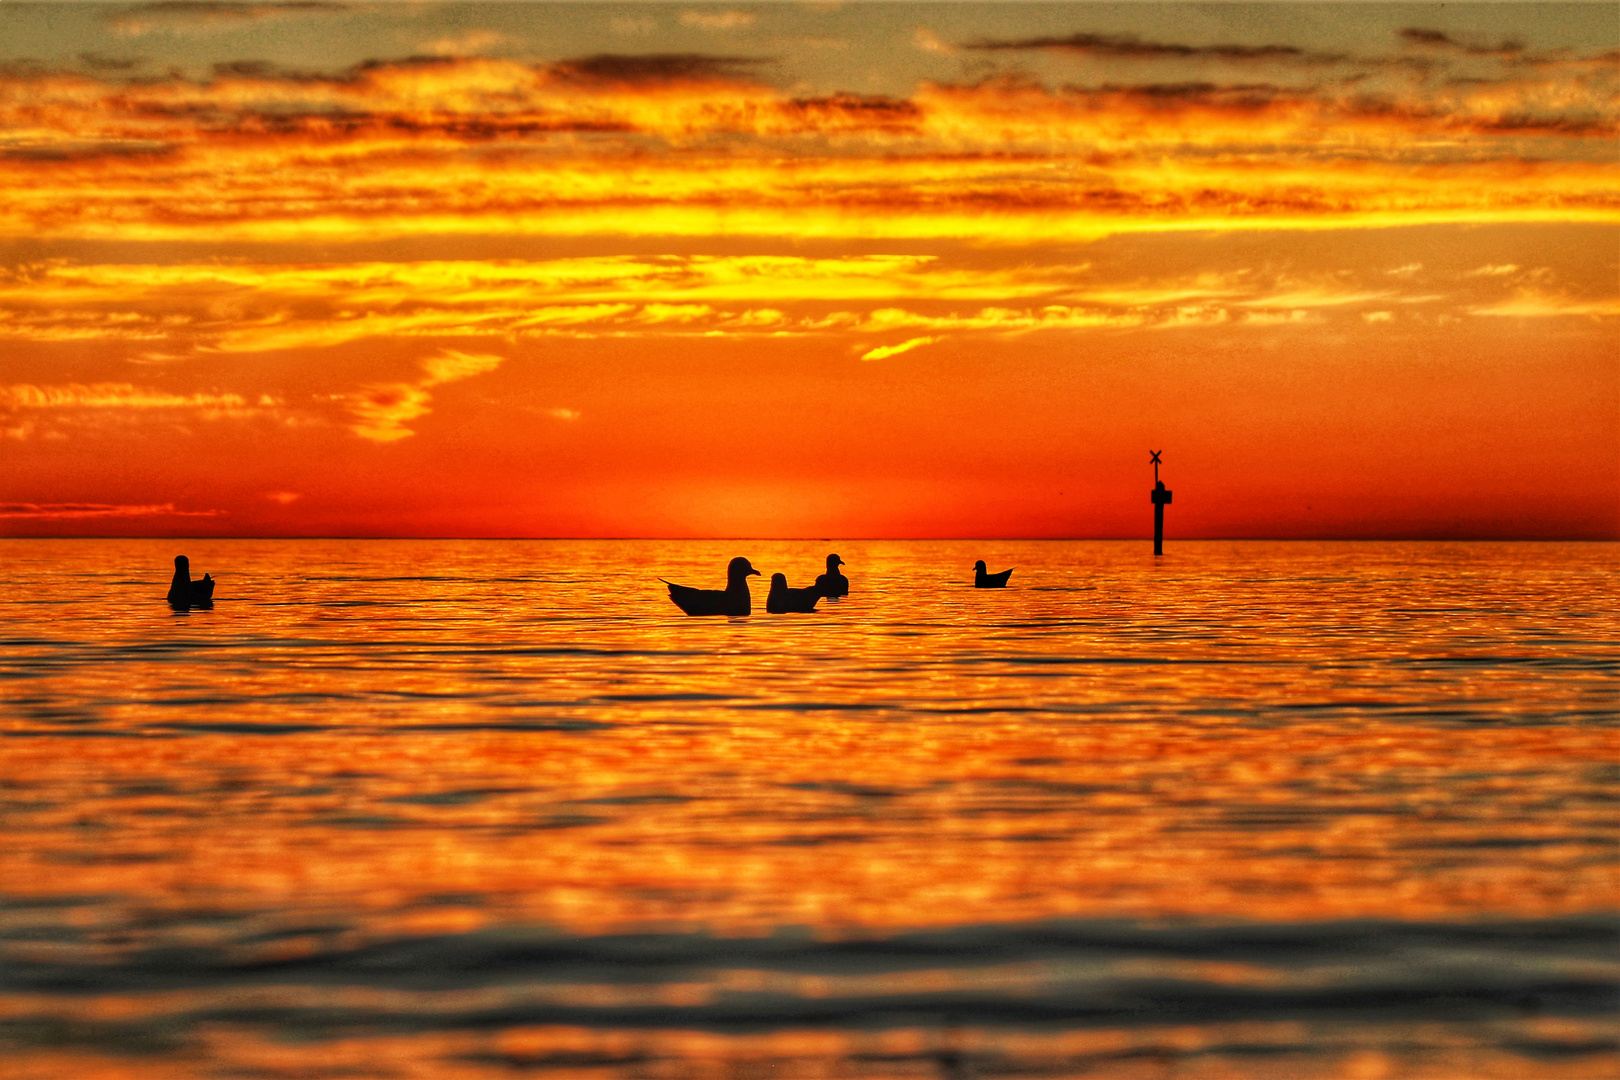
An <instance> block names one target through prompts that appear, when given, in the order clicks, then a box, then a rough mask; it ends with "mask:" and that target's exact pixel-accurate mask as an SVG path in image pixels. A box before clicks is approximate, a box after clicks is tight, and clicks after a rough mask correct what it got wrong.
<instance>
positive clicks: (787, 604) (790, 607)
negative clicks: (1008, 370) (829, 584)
mask: <svg viewBox="0 0 1620 1080" xmlns="http://www.w3.org/2000/svg"><path fill="white" fill-rule="evenodd" d="M820 599H821V590H820V589H817V588H809V589H790V588H788V583H787V575H786V574H772V575H771V591H770V592H769V593H767V594H766V596H765V610H766V611H768V612H770V613H771V614H772V615H786V614H788V613H789V612H794V611H799V612H804V611H814V610H816V601H817V600H820Z"/></svg>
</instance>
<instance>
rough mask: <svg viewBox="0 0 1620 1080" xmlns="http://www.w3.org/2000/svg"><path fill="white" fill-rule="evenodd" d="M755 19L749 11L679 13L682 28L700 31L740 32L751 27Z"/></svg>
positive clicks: (694, 11) (692, 11)
mask: <svg viewBox="0 0 1620 1080" xmlns="http://www.w3.org/2000/svg"><path fill="white" fill-rule="evenodd" d="M756 19H757V17H756V16H755V15H754V13H753V12H751V11H713V10H703V11H699V10H689V11H683V12H681V25H682V26H695V27H697V28H698V29H700V30H740V29H742V28H743V27H745V26H753V25H754V23H755V21H756Z"/></svg>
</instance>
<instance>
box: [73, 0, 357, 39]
mask: <svg viewBox="0 0 1620 1080" xmlns="http://www.w3.org/2000/svg"><path fill="white" fill-rule="evenodd" d="M348 9H349V5H348V4H343V3H334V2H331V0H280V2H274V3H245V2H244V3H237V2H235V0H159V2H157V3H151V4H136V5H134V6H133V7H124V8H118V9H116V10H113V11H109V12H108V13H107V14H106V15H105V16H103V18H105V19H106V22H107V24H108V25H109V26H110V27H112V29H113V30H114V31H116V32H117V33H120V34H123V35H125V36H127V37H139V36H141V35H143V34H150V33H152V32H154V31H157V30H168V31H170V32H188V31H191V32H195V31H197V30H209V29H218V28H221V27H230V26H237V25H241V24H243V23H248V22H256V21H259V20H263V19H273V18H287V17H293V16H307V15H330V14H335V13H337V12H342V11H347V10H348Z"/></svg>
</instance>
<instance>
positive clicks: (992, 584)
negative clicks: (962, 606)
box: [973, 559, 1013, 589]
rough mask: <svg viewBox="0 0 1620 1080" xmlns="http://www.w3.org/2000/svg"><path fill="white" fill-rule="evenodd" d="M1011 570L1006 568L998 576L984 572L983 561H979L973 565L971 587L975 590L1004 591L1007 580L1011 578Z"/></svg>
mask: <svg viewBox="0 0 1620 1080" xmlns="http://www.w3.org/2000/svg"><path fill="white" fill-rule="evenodd" d="M1012 572H1013V568H1012V567H1008V568H1007V569H1005V570H1003V571H1002V572H1001V573H999V574H989V573H986V572H985V566H984V560H983V559H980V560H979V561H978V562H976V563H974V564H973V587H974V588H975V589H1005V588H1006V587H1007V579H1008V578H1010V577H1012Z"/></svg>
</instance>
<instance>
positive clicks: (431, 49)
mask: <svg viewBox="0 0 1620 1080" xmlns="http://www.w3.org/2000/svg"><path fill="white" fill-rule="evenodd" d="M508 40H509V39H508V38H507V36H506V35H505V34H500V33H496V32H495V31H494V30H465V31H463V32H462V33H459V34H451V35H448V36H446V37H441V38H435V39H434V40H432V41H424V42H422V44H421V45H419V46H417V47H418V48H419V49H421V51H422V52H424V53H428V54H431V55H433V56H482V55H484V54H486V53H488V52H489V51H490V50H491V49H493V48H495V47H496V46H497V45H504V44H506V43H507V41H508Z"/></svg>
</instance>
